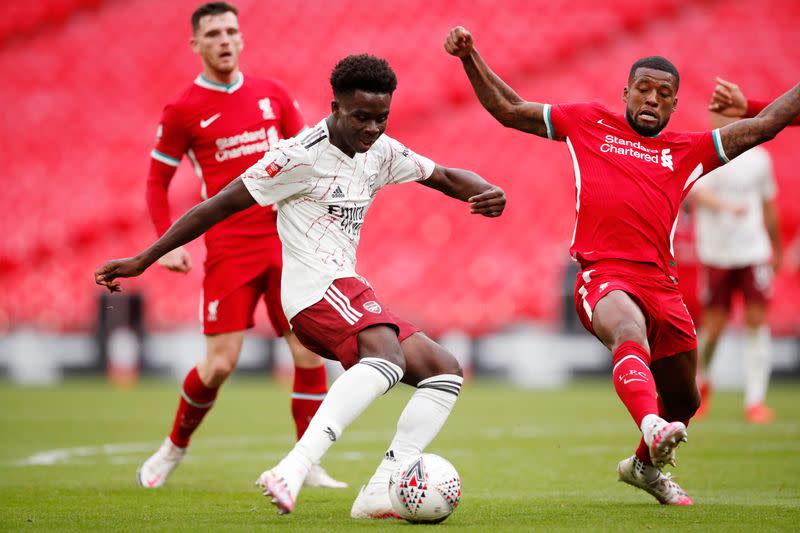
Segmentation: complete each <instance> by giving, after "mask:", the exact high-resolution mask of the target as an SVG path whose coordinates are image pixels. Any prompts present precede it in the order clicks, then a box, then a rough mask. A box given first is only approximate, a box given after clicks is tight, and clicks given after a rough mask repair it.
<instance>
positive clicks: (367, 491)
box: [350, 483, 400, 520]
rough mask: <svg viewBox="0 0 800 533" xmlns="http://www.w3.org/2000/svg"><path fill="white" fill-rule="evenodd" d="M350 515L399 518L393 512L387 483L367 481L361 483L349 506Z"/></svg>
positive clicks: (376, 518)
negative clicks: (366, 482) (364, 483)
mask: <svg viewBox="0 0 800 533" xmlns="http://www.w3.org/2000/svg"><path fill="white" fill-rule="evenodd" d="M350 516H351V517H352V518H356V519H360V520H363V519H372V520H381V519H384V518H400V515H398V514H397V513H395V512H394V509H393V508H392V501H391V500H390V499H389V483H369V484H367V485H363V486H362V487H361V490H360V491H359V492H358V496H356V499H355V500H354V501H353V507H351V508H350Z"/></svg>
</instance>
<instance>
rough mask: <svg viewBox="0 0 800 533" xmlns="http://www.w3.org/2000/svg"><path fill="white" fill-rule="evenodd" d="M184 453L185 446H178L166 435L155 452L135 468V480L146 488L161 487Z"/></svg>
mask: <svg viewBox="0 0 800 533" xmlns="http://www.w3.org/2000/svg"><path fill="white" fill-rule="evenodd" d="M184 455H186V448H178V447H177V446H175V445H174V444H172V441H171V440H170V438H169V437H167V438H166V439H164V443H163V444H161V447H159V448H158V450H157V451H156V453H154V454H153V455H151V456H150V457H149V458H148V459H147V460H146V461H145V462H144V463H142V466H140V467H139V468H138V469H137V470H136V481H138V482H139V485H140V486H142V487H144V488H146V489H157V488H159V487H163V486H164V483H166V482H167V478H168V477H169V475H170V474H171V473H172V471H173V470H175V467H176V466H178V465H179V464H181V461H182V460H183V456H184Z"/></svg>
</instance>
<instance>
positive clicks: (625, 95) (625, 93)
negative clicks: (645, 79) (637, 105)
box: [622, 85, 628, 103]
mask: <svg viewBox="0 0 800 533" xmlns="http://www.w3.org/2000/svg"><path fill="white" fill-rule="evenodd" d="M622 101H623V102H626V103H627V102H628V86H627V85H626V86H625V88H624V89H622Z"/></svg>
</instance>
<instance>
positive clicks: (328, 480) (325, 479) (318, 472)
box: [303, 464, 347, 489]
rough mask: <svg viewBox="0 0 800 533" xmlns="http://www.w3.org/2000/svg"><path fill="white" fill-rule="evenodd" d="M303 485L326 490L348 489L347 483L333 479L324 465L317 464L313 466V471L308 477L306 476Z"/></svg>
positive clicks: (310, 471)
mask: <svg viewBox="0 0 800 533" xmlns="http://www.w3.org/2000/svg"><path fill="white" fill-rule="evenodd" d="M303 485H304V486H306V487H321V488H324V489H346V488H347V483H345V482H344V481H339V480H336V479H333V478H332V477H331V476H330V475H329V474H328V473H327V472H326V471H325V469H324V468H322V465H319V464H315V465H312V466H311V470H309V471H308V475H307V476H306V479H305V481H303Z"/></svg>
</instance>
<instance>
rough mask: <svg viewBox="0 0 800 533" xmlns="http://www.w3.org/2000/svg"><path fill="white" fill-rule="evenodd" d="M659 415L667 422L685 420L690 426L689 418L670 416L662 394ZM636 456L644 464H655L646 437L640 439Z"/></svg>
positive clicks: (659, 402)
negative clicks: (680, 418) (682, 418)
mask: <svg viewBox="0 0 800 533" xmlns="http://www.w3.org/2000/svg"><path fill="white" fill-rule="evenodd" d="M658 416H660V417H661V418H663V419H664V420H666V421H667V422H683V423H684V425H686V426H687V427H688V426H689V420H688V419H686V420H678V419H676V418H674V417H672V416H670V414H669V413H667V410H666V409H665V408H664V402H662V401H661V397H660V396H659V398H658ZM636 457H638V458H639V460H640V461H641V462H643V463H644V464H646V465H651V464H653V463H652V461H650V449H649V448H648V447H647V444H645V442H644V438H642V439H640V440H639V447H638V448H636Z"/></svg>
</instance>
